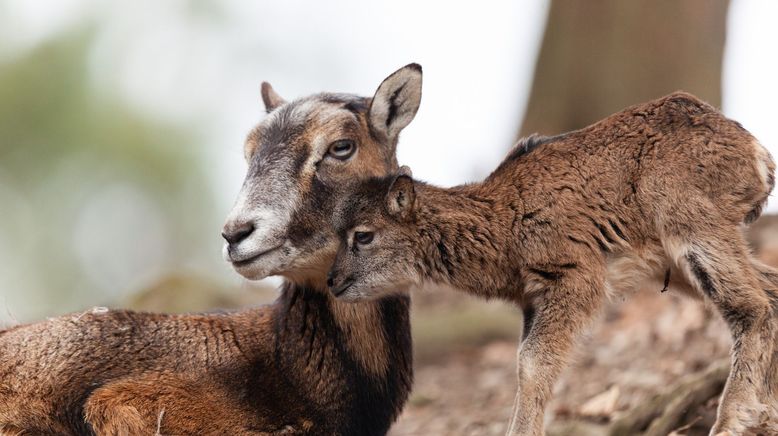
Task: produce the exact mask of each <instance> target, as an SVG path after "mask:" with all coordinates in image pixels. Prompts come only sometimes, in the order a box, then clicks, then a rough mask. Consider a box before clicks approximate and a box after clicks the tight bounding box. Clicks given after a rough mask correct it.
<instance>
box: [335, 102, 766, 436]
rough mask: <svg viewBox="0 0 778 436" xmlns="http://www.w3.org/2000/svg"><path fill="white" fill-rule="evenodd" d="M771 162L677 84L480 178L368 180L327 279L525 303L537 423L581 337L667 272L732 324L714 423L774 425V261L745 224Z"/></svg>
mask: <svg viewBox="0 0 778 436" xmlns="http://www.w3.org/2000/svg"><path fill="white" fill-rule="evenodd" d="M774 168H775V166H774V164H773V161H772V159H771V157H770V155H769V154H768V152H767V151H766V150H765V149H764V148H763V147H762V146H761V145H760V144H759V143H758V142H757V141H756V139H754V137H752V136H751V135H750V134H749V133H748V132H747V131H746V130H745V129H743V128H742V127H741V126H740V125H739V124H738V123H736V122H734V121H732V120H729V119H727V118H725V117H724V116H723V115H722V114H721V113H719V112H718V111H717V110H715V109H714V108H713V107H711V106H709V105H707V104H706V103H703V102H701V101H700V100H698V99H697V98H695V97H693V96H691V95H689V94H685V93H680V92H679V93H675V94H672V95H669V96H667V97H664V98H661V99H658V100H655V101H651V102H648V103H645V104H641V105H637V106H633V107H630V108H628V109H625V110H624V111H622V112H618V113H616V114H614V115H612V116H610V117H608V118H606V119H604V120H602V121H600V122H598V123H596V124H594V125H592V126H589V127H586V128H584V129H581V130H578V131H575V132H571V133H567V134H563V135H559V136H556V137H549V138H546V137H537V136H535V137H531V138H528V139H526V140H523V141H522V142H520V143H519V145H518V146H517V147H516V148H515V149H514V150H513V151H512V152H511V153H510V154H509V155H508V157H507V158H506V159H505V160H504V161H503V162H502V164H501V165H500V166H499V167H498V168H497V169H496V170H495V171H494V172H493V173H492V174H491V175H490V176H489V177H488V178H487V179H486V180H484V181H483V182H481V183H477V184H472V185H465V186H459V187H454V188H450V189H444V188H438V187H434V186H430V185H427V184H424V183H420V182H414V181H413V180H412V179H411V178H409V177H408V176H406V175H400V176H396V177H389V178H383V179H377V180H373V181H370V182H367V183H364V184H362V185H361V186H360V187H359V188H356V192H355V193H354V195H353V197H352V200H351V201H348V202H346V203H345V205H344V206H343V211H342V215H343V217H342V220H343V221H342V222H341V228H342V229H343V233H342V238H343V239H342V243H341V248H340V250H339V252H338V256H337V258H336V262H335V264H334V266H333V268H332V272H331V278H332V285H333V292H334V293H335V294H336V295H339V296H340V298H341V299H345V300H359V299H363V298H366V297H368V296H375V295H386V294H393V293H398V292H400V293H402V292H407V291H406V289H407V287H408V285H412V284H421V283H425V282H435V283H446V284H450V285H452V286H453V287H456V288H460V289H462V290H464V291H466V292H469V293H473V294H476V295H480V296H482V297H486V298H491V297H498V298H504V299H507V300H511V301H514V302H516V303H517V304H519V305H520V306H521V307H522V308H523V309H524V310H525V314H526V321H527V322H526V328H525V330H526V331H525V338H524V340H523V342H522V345H521V347H520V350H519V354H518V363H519V365H518V378H519V389H518V393H517V395H516V401H515V406H514V412H513V418H512V421H511V424H510V429H509V434H520V435H538V434H541V433H542V431H543V430H542V429H543V412H544V408H545V405H546V403H547V401H548V399H549V396H550V394H551V391H552V387H553V385H554V382H555V380H556V379H557V376H558V375H559V373H560V371H561V370H562V368H563V367H564V364H565V361H566V358H567V356H568V354H569V353H570V351H571V348H572V347H573V344H574V341H575V338H576V337H577V336H578V335H579V332H580V331H581V330H582V329H584V328H585V326H586V325H587V324H589V322H590V320H591V319H592V318H593V317H594V316H595V315H596V313H597V312H598V310H599V309H600V307H601V306H602V303H603V301H604V300H605V298H606V297H607V296H608V295H609V294H612V293H614V292H632V291H637V290H639V289H641V288H642V289H645V288H649V289H656V290H657V291H658V290H660V289H662V288H663V287H664V286H666V285H668V284H669V288H670V289H676V290H678V291H680V292H683V293H685V294H689V295H694V296H697V297H700V298H704V299H705V300H707V301H709V302H711V303H712V304H714V305H715V306H716V307H717V308H718V310H719V311H720V313H721V314H722V316H723V317H724V319H725V320H726V322H727V323H728V324H729V326H730V328H731V331H732V336H733V339H734V346H733V349H732V370H731V374H730V377H729V380H728V382H727V385H726V388H725V390H724V393H723V396H722V398H721V403H720V407H719V410H718V419H717V421H716V424H715V427H714V428H713V430H712V434H718V433H720V432H723V433H724V434H742V433H743V432H744V431H745V429H746V428H748V427H751V426H755V425H758V424H760V423H761V421H768V422H769V423H770V424H769V425H772V428H773V429H774V430H773V431H778V430H775V429H776V428H778V373H777V370H778V353H777V352H776V338H777V336H776V332H777V331H778V322H777V319H776V318H777V316H776V315H777V313H778V280H777V279H778V273H776V272H775V271H773V270H772V269H770V268H768V267H766V266H763V265H761V264H759V263H758V262H757V261H755V260H754V259H753V258H752V257H751V255H750V253H749V250H748V248H747V246H746V243H745V242H744V238H743V232H742V230H743V226H744V224H747V223H749V222H751V221H752V220H754V219H755V218H756V217H757V216H758V215H759V214H760V211H761V209H762V206H763V204H764V203H765V201H766V199H767V196H768V194H769V193H770V191H771V189H772V188H773V171H774ZM355 232H362V233H361V235H357V234H356V233H355ZM365 235H372V240H369V238H367V237H366V236H365ZM360 238H361V240H362V241H363V243H359V242H356V241H355V239H360ZM366 241H367V242H366ZM668 282H669V283H668ZM398 286H399V289H397V288H398Z"/></svg>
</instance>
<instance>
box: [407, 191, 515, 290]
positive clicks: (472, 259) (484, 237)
mask: <svg viewBox="0 0 778 436" xmlns="http://www.w3.org/2000/svg"><path fill="white" fill-rule="evenodd" d="M416 190H417V194H416V195H417V200H416V204H417V205H418V206H417V210H416V217H415V219H416V221H415V224H416V226H417V227H418V233H419V238H418V241H419V242H418V243H419V248H420V253H419V255H418V256H417V257H418V258H419V259H427V261H426V262H420V264H419V265H417V267H418V268H419V269H420V270H421V271H420V275H421V277H422V278H423V280H426V281H430V282H434V283H439V284H446V285H450V286H452V287H455V288H458V289H461V290H465V291H469V292H472V293H477V294H482V293H483V292H485V291H486V290H494V291H499V290H501V289H503V288H504V287H505V286H506V285H508V284H509V282H510V281H511V279H510V278H509V277H507V275H508V274H506V273H507V272H508V271H509V269H506V267H507V266H508V265H509V261H508V260H509V259H510V256H511V250H510V241H511V240H512V239H514V238H512V230H511V228H512V226H513V222H514V219H513V217H515V216H516V214H517V213H519V212H518V210H519V209H520V208H519V205H511V204H506V202H505V201H502V200H501V199H500V196H499V194H498V193H496V192H495V191H494V190H493V187H489V186H487V185H485V184H477V185H465V186H459V187H454V188H447V189H446V188H437V187H433V186H428V185H423V184H417V185H416Z"/></svg>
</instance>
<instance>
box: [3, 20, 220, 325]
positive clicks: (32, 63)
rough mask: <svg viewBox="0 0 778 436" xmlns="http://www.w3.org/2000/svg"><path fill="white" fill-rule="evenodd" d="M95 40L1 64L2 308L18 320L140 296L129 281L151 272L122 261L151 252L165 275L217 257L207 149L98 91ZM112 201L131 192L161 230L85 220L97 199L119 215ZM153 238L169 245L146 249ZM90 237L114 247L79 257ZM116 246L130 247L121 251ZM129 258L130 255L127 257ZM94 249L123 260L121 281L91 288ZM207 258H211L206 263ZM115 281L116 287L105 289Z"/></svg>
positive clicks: (54, 45) (135, 222)
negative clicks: (93, 75)
mask: <svg viewBox="0 0 778 436" xmlns="http://www.w3.org/2000/svg"><path fill="white" fill-rule="evenodd" d="M92 40H93V34H92V32H91V31H90V30H89V29H79V30H77V31H75V32H71V33H69V34H67V35H61V36H60V37H59V38H56V39H54V40H51V41H49V42H47V43H44V44H43V45H40V46H38V47H35V48H34V49H32V50H31V51H29V52H27V53H24V54H22V55H21V56H19V57H16V58H13V59H10V60H8V61H6V62H5V63H0V261H2V263H3V265H2V266H0V275H2V277H0V297H2V298H3V299H5V301H0V305H8V307H9V308H10V310H11V311H12V312H13V313H14V314H15V315H16V316H17V317H20V318H29V317H37V316H40V315H41V314H43V313H50V312H51V310H52V309H51V308H52V307H57V312H61V311H64V310H75V309H78V308H80V307H83V306H85V305H94V304H98V303H104V302H106V301H111V300H113V299H114V298H115V297H116V294H117V293H119V292H121V291H125V290H126V289H127V288H128V287H132V286H136V285H137V283H135V282H133V280H131V279H129V278H128V277H129V276H130V275H132V273H134V272H135V271H134V270H133V265H136V266H137V265H141V264H142V259H141V261H138V260H137V259H135V261H133V259H129V258H128V259H127V262H126V265H127V267H126V268H124V269H122V266H123V265H124V264H123V260H122V259H123V258H124V257H131V256H133V255H134V256H135V257H136V258H137V257H139V254H138V253H143V252H144V250H148V251H149V255H150V256H151V257H150V258H151V259H157V260H160V261H161V263H162V265H159V267H160V269H161V270H164V269H165V268H167V269H171V268H178V267H180V266H181V265H183V264H187V265H191V264H192V263H195V264H196V263H198V262H199V263H200V264H202V261H203V258H205V259H207V260H208V261H212V260H214V259H217V258H218V243H219V242H218V240H217V237H218V222H219V221H220V217H218V216H215V211H214V207H213V204H214V199H213V198H212V194H211V191H210V190H209V189H208V186H207V183H206V180H205V172H204V165H203V163H202V155H201V152H200V150H201V147H200V146H199V144H197V142H196V140H195V139H194V138H192V137H191V136H190V133H189V132H187V131H186V129H184V128H182V127H181V126H170V125H166V124H163V123H159V122H157V121H155V120H152V119H150V118H149V117H147V116H144V114H142V113H139V112H138V110H136V109H133V108H132V107H130V106H129V105H128V104H127V103H125V102H123V101H122V100H121V99H120V98H119V97H118V93H113V92H110V91H109V92H106V91H104V90H100V91H98V90H97V89H96V87H95V85H94V84H93V82H92V81H91V79H90V75H89V68H88V65H89V61H90V59H89V54H90V44H91V42H92ZM111 187H115V188H116V189H113V190H111ZM114 192H120V193H121V192H130V193H132V195H128V196H127V198H128V200H127V201H130V202H132V201H135V202H138V204H139V205H141V206H144V207H145V208H146V209H149V210H151V211H153V212H154V213H153V214H151V215H153V217H150V219H151V218H153V220H152V221H153V222H148V223H147V222H145V221H144V216H143V213H142V211H143V210H146V209H140V206H138V207H137V208H136V205H135V204H134V203H132V204H127V205H126V207H127V210H129V211H135V210H137V211H138V216H136V215H132V214H131V216H130V217H129V218H127V219H128V220H130V224H131V225H130V226H129V230H128V228H127V226H126V224H127V222H125V221H122V220H116V218H117V215H116V214H117V213H119V212H117V211H110V210H108V211H105V219H100V217H102V214H101V211H97V212H95V213H93V215H96V216H97V217H98V218H94V217H93V218H91V221H90V220H87V221H84V220H85V217H84V213H85V210H87V211H88V210H90V205H91V206H92V207H91V209H95V207H98V206H95V204H98V205H99V204H100V203H95V199H96V198H98V199H99V198H102V199H103V201H104V202H107V204H115V203H111V201H112V200H111V198H110V196H111V195H113V193H114ZM106 197H108V199H107V200H106ZM122 201H123V200H122V198H117V199H115V202H118V203H119V204H120V205H121V202H122ZM122 210H124V209H122ZM112 213H113V214H112ZM119 218H121V216H119ZM111 221H114V222H111ZM95 222H96V223H97V224H98V225H95V226H94V227H96V228H95V229H94V231H95V233H94V234H92V232H91V230H92V229H91V226H92V224H90V223H95ZM85 223H87V224H85ZM85 226H86V228H85ZM112 226H115V227H112ZM147 227H149V228H154V229H156V230H155V231H156V233H152V235H156V236H160V235H161V236H162V237H163V238H162V239H164V241H163V242H164V243H157V242H159V241H153V240H150V239H151V238H148V239H144V229H146V228H147ZM79 229H80V230H79ZM204 234H213V235H214V238H211V239H208V238H205V237H203V235H204ZM84 235H87V236H90V237H96V238H102V239H104V240H99V241H96V242H92V243H91V245H90V246H89V247H87V248H86V249H85V248H83V247H81V248H79V244H81V243H82V242H83V241H81V240H80V239H83V236H84ZM113 238H116V240H117V241H123V242H121V243H117V244H116V247H117V248H116V251H113V249H112V247H113V245H114V244H113V241H112V239H113ZM87 239H88V238H87ZM157 239H160V238H157ZM204 241H208V242H204ZM95 247H96V248H95ZM127 247H130V248H132V250H130V251H132V253H130V254H128V253H127V252H123V251H122V249H123V248H125V249H126V248H127ZM206 247H207V248H206ZM79 250H80V251H79ZM85 250H86V251H87V252H88V251H89V250H91V252H92V257H91V258H90V257H89V256H86V257H85V255H84V254H83V252H84V251H85ZM95 250H102V251H100V252H99V253H97V254H98V257H101V256H105V258H104V259H113V260H112V261H111V262H112V265H114V267H115V269H116V270H117V271H114V274H113V276H112V275H111V274H110V271H109V274H107V275H105V277H103V280H100V279H95V277H93V276H94V275H95V274H94V271H98V273H97V275H98V276H99V275H100V268H101V265H99V262H97V264H96V265H95V262H91V261H90V259H92V258H94V257H95V253H94V251H95ZM211 250H213V252H214V253H213V256H210V254H211V253H210V251H211ZM103 251H104V252H103ZM125 251H126V250H125ZM160 251H163V252H160ZM204 252H208V253H209V256H203V255H201V254H198V253H204ZM133 253H134V254H133ZM98 260H99V258H98ZM133 262H135V263H133ZM90 263H92V265H89V264H90ZM117 265H118V266H117ZM90 268H91V269H92V274H91V275H90ZM104 269H105V268H104ZM136 269H139V268H136ZM155 272H158V271H148V272H145V273H151V274H153V273H155ZM111 277H117V278H118V282H117V283H110V284H109V283H106V282H105V278H109V279H110V278H111ZM142 279H145V277H139V278H138V280H142ZM111 287H115V288H114V289H108V288H111ZM2 318H3V316H2V315H0V319H2Z"/></svg>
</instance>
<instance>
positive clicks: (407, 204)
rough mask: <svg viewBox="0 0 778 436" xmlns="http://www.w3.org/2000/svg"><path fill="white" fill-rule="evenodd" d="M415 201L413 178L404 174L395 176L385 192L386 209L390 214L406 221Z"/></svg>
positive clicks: (410, 214)
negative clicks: (387, 191)
mask: <svg viewBox="0 0 778 436" xmlns="http://www.w3.org/2000/svg"><path fill="white" fill-rule="evenodd" d="M415 202H416V190H415V189H414V187H413V179H411V178H410V177H409V176H406V175H399V176H397V178H395V179H394V181H393V182H392V186H390V187H389V193H387V194H386V209H387V210H388V211H389V213H390V214H391V215H392V216H394V217H396V218H398V219H400V220H403V221H406V220H408V219H409V218H410V217H411V216H412V213H413V206H414V203H415Z"/></svg>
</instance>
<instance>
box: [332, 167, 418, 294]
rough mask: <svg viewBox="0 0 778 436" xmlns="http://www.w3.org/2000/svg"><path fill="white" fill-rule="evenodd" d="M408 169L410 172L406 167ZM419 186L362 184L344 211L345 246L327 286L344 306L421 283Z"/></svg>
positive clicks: (395, 181)
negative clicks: (417, 187) (417, 211)
mask: <svg viewBox="0 0 778 436" xmlns="http://www.w3.org/2000/svg"><path fill="white" fill-rule="evenodd" d="M403 168H405V167H403ZM415 203H416V194H415V189H414V182H413V180H412V179H411V177H410V175H409V174H408V173H407V172H406V171H401V173H400V175H398V176H393V177H384V178H381V179H373V180H369V181H366V182H363V183H362V184H360V185H359V186H358V187H355V188H354V189H353V190H352V192H351V195H350V196H349V197H348V200H346V201H344V203H343V205H342V206H341V207H339V213H338V217H339V218H338V221H339V223H340V224H339V225H338V230H339V236H340V246H339V248H338V254H337V256H336V257H335V262H334V264H333V265H332V267H331V269H330V273H329V274H328V280H327V284H328V285H329V286H330V289H331V290H332V293H333V294H334V295H335V296H336V297H337V298H339V299H341V300H346V301H357V300H362V299H367V298H377V297H381V296H384V295H387V294H392V293H402V292H407V291H408V287H409V286H410V285H414V284H419V282H420V280H421V278H420V274H419V268H418V267H417V262H418V259H419V258H420V257H419V256H420V255H423V253H420V252H419V236H420V235H419V233H418V231H417V229H416V225H415V220H416V217H415Z"/></svg>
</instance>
